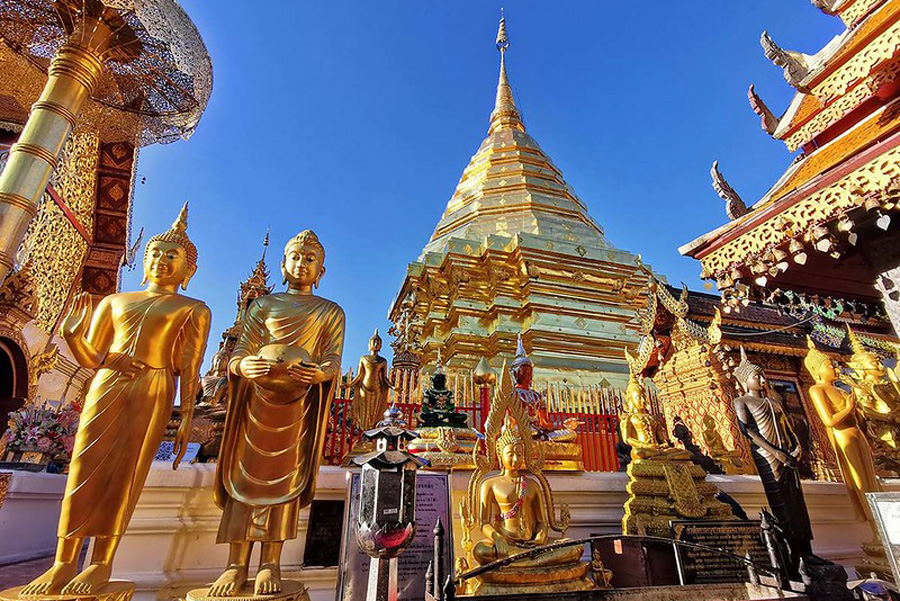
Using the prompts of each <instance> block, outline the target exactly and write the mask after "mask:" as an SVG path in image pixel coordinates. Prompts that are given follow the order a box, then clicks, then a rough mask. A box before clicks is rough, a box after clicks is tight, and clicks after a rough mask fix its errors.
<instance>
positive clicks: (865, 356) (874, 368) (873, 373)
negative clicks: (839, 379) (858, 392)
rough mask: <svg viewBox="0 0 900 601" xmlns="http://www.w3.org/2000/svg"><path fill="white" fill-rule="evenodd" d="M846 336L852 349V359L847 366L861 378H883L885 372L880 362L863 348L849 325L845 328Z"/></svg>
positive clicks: (874, 355)
mask: <svg viewBox="0 0 900 601" xmlns="http://www.w3.org/2000/svg"><path fill="white" fill-rule="evenodd" d="M847 336H848V337H849V338H850V347H851V348H852V349H853V357H852V358H851V359H850V361H848V362H847V365H848V366H849V367H850V368H852V369H853V370H854V371H856V373H857V374H858V375H859V376H861V377H867V378H872V379H880V378H883V377H884V376H885V372H884V365H882V363H881V360H880V359H879V358H878V356H877V355H876V354H875V353H873V352H872V351H870V350H868V349H867V348H866V347H864V346H863V344H862V341H861V340H860V339H859V338H858V337H857V336H856V332H854V331H853V330H851V329H850V326H849V325H848V326H847Z"/></svg>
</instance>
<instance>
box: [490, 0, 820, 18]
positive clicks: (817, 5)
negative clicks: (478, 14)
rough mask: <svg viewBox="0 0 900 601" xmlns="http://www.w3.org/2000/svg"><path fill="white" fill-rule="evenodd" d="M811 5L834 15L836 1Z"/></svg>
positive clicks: (815, 2) (815, 0)
mask: <svg viewBox="0 0 900 601" xmlns="http://www.w3.org/2000/svg"><path fill="white" fill-rule="evenodd" d="M812 3H813V5H814V6H815V7H816V8H818V9H819V10H821V11H822V12H823V13H825V14H826V15H834V14H835V10H834V7H835V6H837V0H812ZM501 10H502V9H501Z"/></svg>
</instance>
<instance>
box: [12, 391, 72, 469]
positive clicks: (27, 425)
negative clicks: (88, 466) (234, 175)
mask: <svg viewBox="0 0 900 601" xmlns="http://www.w3.org/2000/svg"><path fill="white" fill-rule="evenodd" d="M79 415H80V408H79V407H78V406H77V405H74V404H69V405H64V406H62V407H60V408H54V407H51V406H50V405H48V404H47V403H43V404H40V405H38V404H31V405H26V406H25V407H23V408H21V409H19V410H18V411H14V412H12V413H10V414H9V424H8V425H9V428H8V430H7V431H6V433H5V434H3V445H2V446H3V447H4V449H3V452H2V453H0V460H2V461H0V467H6V468H12V469H23V470H27V471H33V472H39V471H41V470H43V469H45V468H46V467H47V466H48V464H49V463H50V462H51V461H52V462H53V463H54V464H55V466H56V467H57V471H62V470H63V469H65V467H66V466H68V463H69V461H70V460H71V458H72V447H73V446H74V445H75V432H76V431H77V430H78V419H79Z"/></svg>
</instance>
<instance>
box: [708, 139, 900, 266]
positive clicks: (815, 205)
mask: <svg viewBox="0 0 900 601" xmlns="http://www.w3.org/2000/svg"><path fill="white" fill-rule="evenodd" d="M895 178H900V148H893V149H891V150H889V151H887V152H885V153H884V154H882V155H880V156H879V157H877V158H875V159H873V160H872V161H870V162H868V163H866V164H865V165H863V166H862V167H860V168H859V169H857V170H856V171H854V172H852V173H850V174H848V175H847V176H845V177H844V178H842V179H840V180H839V181H837V182H835V183H833V184H831V185H830V186H828V187H826V188H823V189H822V190H819V191H818V192H816V193H814V194H811V195H809V196H807V197H806V198H804V199H802V200H800V201H799V202H797V203H796V204H794V205H792V206H790V207H787V208H786V209H784V210H783V211H782V212H781V213H780V214H779V215H780V216H781V217H782V219H781V220H780V221H782V222H789V223H792V224H793V225H794V229H795V231H800V232H803V231H806V230H807V229H808V228H809V227H811V226H813V225H816V224H819V223H822V222H825V221H828V220H831V219H833V218H834V217H836V216H837V215H839V214H840V213H844V212H846V211H847V210H849V209H851V208H855V207H857V206H859V205H861V204H862V203H863V200H864V199H863V196H862V195H861V194H860V193H859V190H879V189H885V188H887V187H888V185H889V184H890V182H891V180H893V179H895ZM778 222H779V220H777V219H768V220H767V221H765V222H764V223H760V224H759V225H757V226H756V227H755V228H753V229H752V230H750V231H748V232H745V233H744V234H742V235H740V236H738V237H737V238H735V239H734V240H731V241H729V242H727V243H725V244H723V245H722V246H720V247H719V248H717V249H715V250H713V251H712V252H710V253H709V254H708V255H706V256H705V257H703V258H702V259H701V263H702V265H703V269H704V270H705V271H706V272H707V273H710V274H714V275H721V274H724V273H725V272H726V271H727V270H730V269H731V268H732V266H734V265H735V264H747V263H748V262H752V261H753V260H754V259H756V258H758V257H760V256H762V255H763V254H764V253H766V252H768V251H769V250H771V249H772V248H774V247H776V246H778V245H780V244H783V243H785V242H787V241H788V240H789V238H790V237H789V236H788V234H787V233H786V232H785V231H784V230H783V229H781V228H779V227H778V224H779V223H778Z"/></svg>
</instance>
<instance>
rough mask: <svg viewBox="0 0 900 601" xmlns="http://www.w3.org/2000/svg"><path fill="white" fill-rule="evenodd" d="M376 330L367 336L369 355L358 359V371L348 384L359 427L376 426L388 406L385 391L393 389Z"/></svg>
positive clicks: (354, 418)
mask: <svg viewBox="0 0 900 601" xmlns="http://www.w3.org/2000/svg"><path fill="white" fill-rule="evenodd" d="M381 344H382V341H381V336H379V335H378V330H377V329H376V330H375V333H374V334H372V337H371V338H370V339H369V353H371V354H369V355H363V356H362V357H360V358H359V370H358V372H357V374H356V377H355V378H353V381H352V382H350V386H351V387H352V388H353V408H352V410H351V415H352V418H353V423H354V424H355V425H356V427H357V428H359V429H360V430H363V431H365V430H369V429H371V428H374V427H375V423H376V422H378V421H379V420H380V419H381V418H382V416H383V415H384V412H385V411H387V406H388V390H391V389H393V388H394V385H393V384H391V381H390V380H388V363H387V359H385V358H384V357H382V356H381V355H379V354H378V351H380V350H381Z"/></svg>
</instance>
